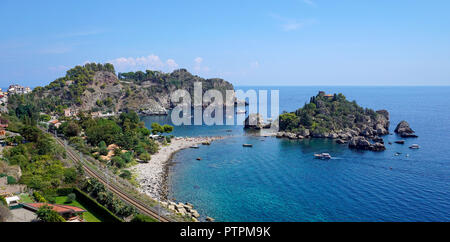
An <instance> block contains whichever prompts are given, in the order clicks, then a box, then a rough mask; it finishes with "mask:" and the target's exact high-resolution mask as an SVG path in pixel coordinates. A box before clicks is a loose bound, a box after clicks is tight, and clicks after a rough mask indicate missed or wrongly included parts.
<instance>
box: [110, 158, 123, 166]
mask: <svg viewBox="0 0 450 242" xmlns="http://www.w3.org/2000/svg"><path fill="white" fill-rule="evenodd" d="M111 164H112V165H114V166H116V167H117V168H123V167H124V166H125V161H124V160H123V159H122V158H120V157H119V156H114V157H113V158H112V159H111Z"/></svg>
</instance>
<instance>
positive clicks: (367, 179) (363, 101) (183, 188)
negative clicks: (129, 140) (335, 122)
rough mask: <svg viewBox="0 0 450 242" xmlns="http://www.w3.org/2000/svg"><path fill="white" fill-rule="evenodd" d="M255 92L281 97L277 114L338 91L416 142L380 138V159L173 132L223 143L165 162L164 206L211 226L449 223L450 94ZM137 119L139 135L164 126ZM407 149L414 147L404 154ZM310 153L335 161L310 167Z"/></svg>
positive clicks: (191, 129) (323, 143)
mask: <svg viewBox="0 0 450 242" xmlns="http://www.w3.org/2000/svg"><path fill="white" fill-rule="evenodd" d="M248 88H249V87H245V88H243V89H248ZM261 89H278V90H280V110H286V111H293V110H295V109H297V108H298V107H300V106H303V104H304V103H305V102H307V101H309V97H310V96H313V95H315V94H316V93H317V92H318V91H319V90H324V91H326V92H329V93H333V92H342V93H344V94H345V95H346V96H347V98H348V99H350V100H357V102H358V103H359V104H360V105H362V106H364V107H370V108H373V109H382V108H383V109H387V110H388V111H389V112H390V115H391V127H390V130H391V131H393V130H394V128H395V125H396V124H397V123H398V122H399V121H401V120H403V119H404V120H407V121H408V122H409V123H410V125H411V127H412V128H413V129H414V130H415V131H416V133H417V134H418V135H419V138H417V139H407V141H406V144H404V145H399V144H392V145H388V144H387V143H388V142H389V141H391V142H392V141H395V140H397V139H400V138H399V137H396V135H388V136H385V137H384V138H385V143H386V146H387V150H386V151H384V152H377V153H376V152H368V151H367V152H359V151H353V150H349V149H348V148H347V146H345V145H339V144H336V143H335V142H334V141H332V140H328V139H313V140H303V141H290V140H285V139H276V138H272V137H267V138H262V137H254V136H251V135H247V134H246V133H245V132H244V131H243V130H242V126H181V127H175V131H174V134H175V135H177V136H214V135H229V136H230V138H227V139H224V140H220V141H215V142H213V143H212V145H211V146H201V147H200V149H195V150H193V149H187V150H183V151H180V152H179V153H177V154H176V155H175V156H174V158H173V161H174V162H175V165H174V166H172V167H171V168H170V174H169V183H170V184H169V185H170V197H171V198H173V199H175V200H179V201H182V202H191V203H193V204H194V205H195V206H196V208H197V209H198V210H199V212H200V213H201V214H203V215H207V216H211V217H214V218H216V220H217V221H450V158H449V153H450V148H449V144H450V136H449V134H450V126H449V124H450V113H449V112H448V111H449V105H450V97H449V95H450V87H279V88H274V87H270V88H265V87H262V88H261ZM143 119H144V121H145V122H146V124H147V125H148V126H149V125H150V124H151V122H153V121H158V122H160V123H170V121H169V120H168V118H167V117H145V118H143ZM227 130H231V132H230V131H228V132H227ZM243 143H251V144H253V148H244V147H242V144H243ZM413 143H417V144H419V145H420V146H421V148H420V149H419V150H410V149H409V148H408V146H409V145H411V144H413ZM318 152H329V153H330V154H331V155H332V156H333V157H335V159H332V160H329V161H323V160H316V159H313V154H314V153H318ZM395 152H401V153H402V154H401V155H400V156H394V154H395ZM406 154H408V155H409V156H408V157H407V156H406ZM197 157H201V158H202V160H201V161H197V160H196V158H197Z"/></svg>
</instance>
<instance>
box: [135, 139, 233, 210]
mask: <svg viewBox="0 0 450 242" xmlns="http://www.w3.org/2000/svg"><path fill="white" fill-rule="evenodd" d="M223 138H225V137H222V136H214V137H176V138H173V139H172V141H171V143H170V144H169V145H167V146H161V147H160V149H159V151H158V152H157V153H156V154H153V155H152V157H151V160H150V161H149V162H148V163H140V164H138V165H135V166H133V167H131V168H130V169H129V170H130V171H132V172H133V173H135V174H136V175H137V178H136V180H137V182H138V183H139V188H138V189H139V191H140V192H142V193H145V194H146V195H148V196H150V197H151V198H152V199H154V200H157V201H160V202H162V201H166V200H167V194H168V184H167V176H168V168H169V166H170V164H171V162H170V161H171V160H172V157H173V155H174V154H175V153H177V152H178V151H180V150H183V149H188V148H190V147H191V146H194V145H201V144H202V143H203V142H213V141H215V140H220V139H223Z"/></svg>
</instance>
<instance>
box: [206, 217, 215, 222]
mask: <svg viewBox="0 0 450 242" xmlns="http://www.w3.org/2000/svg"><path fill="white" fill-rule="evenodd" d="M206 221H208V222H214V221H216V220H215V219H213V218H211V217H206Z"/></svg>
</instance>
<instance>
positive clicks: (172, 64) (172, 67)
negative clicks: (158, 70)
mask: <svg viewBox="0 0 450 242" xmlns="http://www.w3.org/2000/svg"><path fill="white" fill-rule="evenodd" d="M166 65H167V67H168V68H169V69H170V71H173V70H175V69H177V68H178V64H177V63H176V62H175V60H173V59H168V60H167V61H166Z"/></svg>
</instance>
